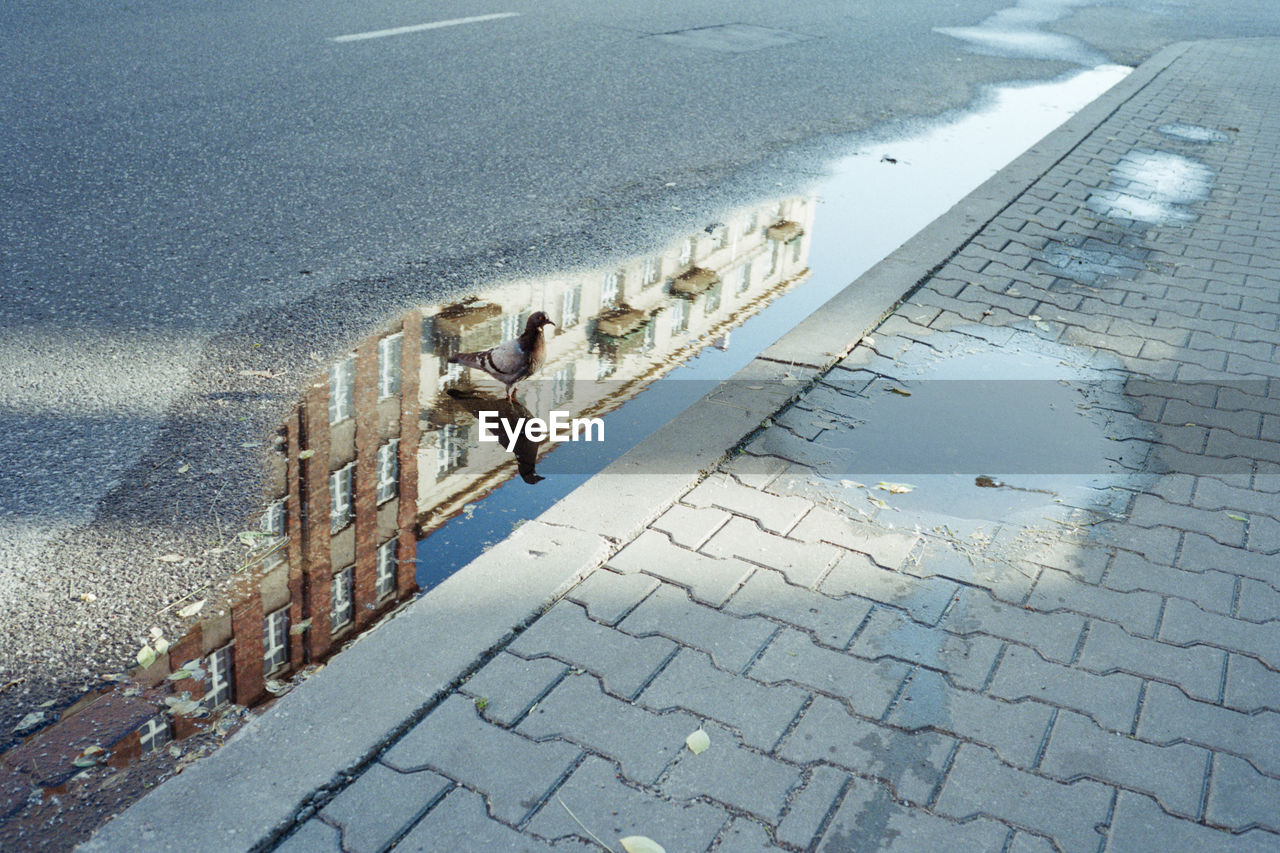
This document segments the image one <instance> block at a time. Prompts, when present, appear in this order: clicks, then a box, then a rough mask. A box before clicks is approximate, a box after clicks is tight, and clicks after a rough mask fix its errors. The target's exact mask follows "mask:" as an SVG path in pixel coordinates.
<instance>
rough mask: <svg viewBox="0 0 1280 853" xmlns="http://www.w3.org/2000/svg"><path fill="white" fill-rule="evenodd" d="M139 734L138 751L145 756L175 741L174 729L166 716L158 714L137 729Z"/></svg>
mask: <svg viewBox="0 0 1280 853" xmlns="http://www.w3.org/2000/svg"><path fill="white" fill-rule="evenodd" d="M136 731H137V732H138V749H139V750H140V751H141V753H142V754H143V755H146V754H147V753H148V752H154V751H155V750H157V749H159V748H160V747H162V746H164V745H165V744H166V743H169V742H170V741H171V740H173V729H172V727H170V725H169V720H168V718H166V717H165V716H164V714H158V715H156V716H154V717H152V718H151V719H149V720H147V721H146V722H145V723H143V724H142V725H140V726H138V728H137V729H136Z"/></svg>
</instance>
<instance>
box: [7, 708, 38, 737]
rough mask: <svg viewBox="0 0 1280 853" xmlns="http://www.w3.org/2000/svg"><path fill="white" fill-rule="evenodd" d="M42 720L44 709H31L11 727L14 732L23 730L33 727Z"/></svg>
mask: <svg viewBox="0 0 1280 853" xmlns="http://www.w3.org/2000/svg"><path fill="white" fill-rule="evenodd" d="M43 722H44V711H32V712H31V713H30V714H27V715H26V716H25V717H23V718H22V719H21V720H19V721H18V724H17V725H16V726H14V727H13V730H14V731H15V732H25V731H26V730H27V729H34V728H35V727H36V726H38V725H40V724H41V723H43Z"/></svg>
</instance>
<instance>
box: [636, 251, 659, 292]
mask: <svg viewBox="0 0 1280 853" xmlns="http://www.w3.org/2000/svg"><path fill="white" fill-rule="evenodd" d="M661 280H662V259H661V258H645V260H644V266H643V267H642V268H641V271H640V286H641V287H642V288H644V287H653V286H654V285H655V284H657V283H658V282H659V281H661Z"/></svg>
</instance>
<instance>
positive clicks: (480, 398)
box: [446, 388, 546, 485]
mask: <svg viewBox="0 0 1280 853" xmlns="http://www.w3.org/2000/svg"><path fill="white" fill-rule="evenodd" d="M446 393H447V394H448V395H449V396H450V397H451V398H453V399H454V400H456V401H457V402H458V403H459V404H460V407H461V408H462V409H463V410H464V411H466V412H468V413H469V414H470V415H471V416H472V417H474V418H476V419H477V420H479V418H480V413H481V412H497V413H498V419H499V420H500V421H501V422H502V429H503V430H507V431H510V432H513V433H516V443H515V447H514V448H512V453H513V454H514V456H515V457H516V472H517V473H518V474H519V475H520V479H522V480H524V481H525V482H526V483H529V484H530V485H532V484H534V483H540V482H542V481H543V480H545V479H546V477H543V476H542V475H541V474H539V473H538V472H537V471H536V470H535V466H536V465H537V464H538V449H539V448H540V447H541V446H542V443H543V442H542V441H532V440H530V439H529V437H528V436H527V435H525V431H524V430H522V429H521V430H517V426H518V424H519V423H520V421H521V420H528V419H530V418H532V417H533V413H532V412H530V411H529V410H528V409H527V408H525V406H524V404H523V403H521V402H520V401H518V400H512V401H511V402H508V401H507V400H506V399H505V398H503V397H487V396H485V395H484V394H478V393H476V392H471V393H466V392H463V391H459V390H457V389H456V388H450V389H449V390H448V391H447V392H446ZM544 441H545V439H544Z"/></svg>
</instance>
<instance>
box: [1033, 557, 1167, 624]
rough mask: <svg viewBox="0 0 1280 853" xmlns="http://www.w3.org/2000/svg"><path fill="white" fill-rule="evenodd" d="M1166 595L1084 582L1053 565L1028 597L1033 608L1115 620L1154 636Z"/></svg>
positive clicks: (1110, 620) (1042, 575)
mask: <svg viewBox="0 0 1280 853" xmlns="http://www.w3.org/2000/svg"><path fill="white" fill-rule="evenodd" d="M1162 603H1163V599H1162V598H1161V597H1160V596H1158V595H1156V594H1154V593H1150V592H1138V591H1134V592H1118V591H1115V590H1112V589H1107V588H1106V587H1100V586H1095V585H1093V584H1087V583H1081V582H1080V581H1078V580H1076V579H1075V578H1073V577H1071V576H1069V575H1066V574H1063V573H1062V572H1059V571H1055V570H1052V569H1049V570H1046V571H1045V572H1043V573H1042V574H1041V575H1040V579H1039V580H1038V581H1037V582H1036V587H1035V589H1034V590H1033V591H1032V593H1031V597H1030V598H1028V599H1027V606H1028V607H1030V608H1032V609H1033V610H1039V611H1042V612H1052V611H1056V610H1065V611H1070V612H1072V613H1081V614H1084V615H1086V616H1093V617H1096V618H1099V619H1105V620H1107V621H1108V622H1115V623H1117V624H1119V625H1120V626H1122V627H1123V628H1124V629H1125V630H1126V631H1128V632H1129V633H1130V634H1137V635H1139V636H1143V637H1151V636H1153V635H1154V634H1155V630H1156V621H1157V620H1158V619H1159V617H1160V607H1161V604H1162Z"/></svg>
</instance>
